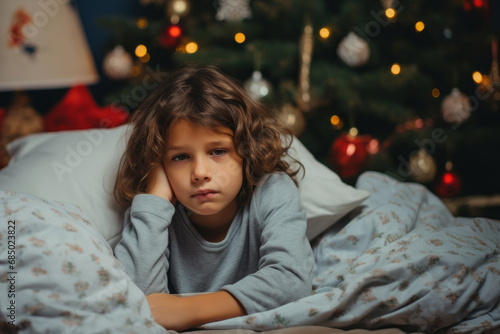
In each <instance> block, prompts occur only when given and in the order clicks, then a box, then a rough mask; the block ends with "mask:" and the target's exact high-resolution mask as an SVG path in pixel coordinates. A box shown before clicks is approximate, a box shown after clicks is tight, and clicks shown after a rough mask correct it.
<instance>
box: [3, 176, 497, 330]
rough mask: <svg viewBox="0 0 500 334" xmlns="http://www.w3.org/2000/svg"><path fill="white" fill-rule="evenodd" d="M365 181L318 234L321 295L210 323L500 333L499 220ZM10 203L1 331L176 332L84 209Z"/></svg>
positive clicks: (382, 179)
mask: <svg viewBox="0 0 500 334" xmlns="http://www.w3.org/2000/svg"><path fill="white" fill-rule="evenodd" d="M356 187H357V188H358V189H365V190H368V191H369V192H370V193H371V196H370V197H369V198H368V199H367V200H365V201H364V202H363V203H362V204H361V206H360V207H359V208H357V209H356V210H355V211H353V212H352V213H351V214H349V215H348V216H346V217H344V218H343V219H342V220H341V221H339V222H338V223H336V224H335V225H334V226H333V227H331V228H330V229H329V230H327V231H326V232H325V233H324V234H322V235H321V236H319V237H318V238H317V239H316V241H315V242H314V244H313V249H314V254H315V260H316V277H315V280H314V287H313V291H312V292H311V295H310V296H308V297H306V298H302V299H300V300H297V301H295V302H293V303H289V304H287V305H283V306H281V307H279V308H276V309H273V310H269V311H267V312H262V313H257V314H250V315H247V316H243V317H239V318H234V319H228V320H225V321H220V322H216V323H210V324H205V325H204V326H202V327H201V328H200V330H201V329H205V330H210V332H211V333H212V332H217V331H222V330H230V329H233V330H239V331H240V332H241V333H246V332H247V331H273V330H276V329H280V328H292V327H296V328H300V327H302V328H312V327H305V326H316V327H317V328H324V327H327V328H338V329H345V330H351V329H368V330H380V329H384V328H396V329H399V330H400V331H402V332H417V331H420V332H424V333H500V260H499V253H500V222H498V221H495V220H491V219H486V218H456V217H453V216H452V215H451V214H450V213H449V212H448V210H447V209H446V207H445V206H444V205H443V203H442V202H441V201H440V200H439V199H438V198H436V197H435V196H434V195H433V194H432V193H430V192H429V191H428V190H427V189H426V188H425V187H423V186H421V185H417V184H412V183H401V182H398V181H396V180H395V179H393V178H390V177H388V176H387V175H384V174H380V173H375V172H366V173H364V174H362V175H361V176H360V177H359V179H358V183H357V185H356ZM0 201H1V206H0V217H1V218H0V219H1V220H2V221H1V225H0V226H1V227H0V301H1V302H0V304H1V309H0V321H1V322H2V325H0V332H1V331H2V330H3V331H5V332H7V331H12V332H17V331H19V332H21V333H167V332H168V331H167V330H166V329H164V328H162V327H160V326H158V325H157V324H156V323H155V322H154V321H153V318H152V315H151V312H150V310H149V307H148V305H147V302H146V300H145V298H144V295H143V294H142V292H141V291H140V290H139V289H138V288H137V287H136V286H135V284H134V283H133V282H132V281H131V279H130V278H129V277H128V276H127V275H126V274H125V272H124V271H123V269H122V267H121V265H120V263H119V262H118V261H117V260H116V259H115V258H114V256H113V252H112V249H111V247H110V246H109V245H108V244H107V242H106V240H105V239H104V238H103V237H102V236H101V235H100V233H99V232H98V231H97V229H96V228H95V226H94V225H93V223H92V221H91V219H90V218H89V216H87V214H86V213H85V212H83V211H82V210H80V209H79V208H78V207H77V206H75V205H73V204H71V203H62V202H54V201H47V200H44V199H41V198H39V197H35V196H31V195H26V194H20V193H14V192H7V191H2V192H0ZM145 256H146V255H145ZM187 279H188V278H187ZM299 326H300V327H299Z"/></svg>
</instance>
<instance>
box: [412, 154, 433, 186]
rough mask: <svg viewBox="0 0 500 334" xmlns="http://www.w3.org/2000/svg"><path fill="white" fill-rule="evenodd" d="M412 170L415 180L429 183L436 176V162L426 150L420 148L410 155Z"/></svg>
mask: <svg viewBox="0 0 500 334" xmlns="http://www.w3.org/2000/svg"><path fill="white" fill-rule="evenodd" d="M410 170H411V176H412V178H413V180H415V181H417V182H420V183H429V182H432V181H433V180H434V178H435V177H436V172H437V167H436V162H435V161H434V158H432V156H431V155H430V154H429V153H427V151H426V150H424V149H420V150H418V152H417V153H415V154H414V155H412V156H410Z"/></svg>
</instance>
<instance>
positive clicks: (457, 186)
mask: <svg viewBox="0 0 500 334" xmlns="http://www.w3.org/2000/svg"><path fill="white" fill-rule="evenodd" d="M461 190H462V180H461V178H460V176H459V175H458V174H457V173H455V172H453V171H451V170H447V171H446V172H444V173H443V175H441V178H440V179H439V181H438V183H437V184H436V186H435V192H436V194H437V195H438V196H440V197H455V196H457V195H458V194H460V191H461Z"/></svg>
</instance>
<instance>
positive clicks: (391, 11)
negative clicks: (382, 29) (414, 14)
mask: <svg viewBox="0 0 500 334" xmlns="http://www.w3.org/2000/svg"><path fill="white" fill-rule="evenodd" d="M385 16H387V17H388V18H390V19H392V18H394V17H395V16H396V11H395V10H394V8H387V9H386V10H385Z"/></svg>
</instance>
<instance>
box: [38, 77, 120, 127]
mask: <svg viewBox="0 0 500 334" xmlns="http://www.w3.org/2000/svg"><path fill="white" fill-rule="evenodd" d="M127 119H128V114H127V113H126V112H125V111H124V110H122V109H120V108H119V107H117V106H109V107H103V108H101V107H99V106H98V105H97V103H96V102H95V101H94V98H93V97H92V94H90V91H89V90H88V88H87V87H86V86H83V85H77V86H74V87H72V88H71V89H70V90H69V91H68V92H67V93H66V95H65V96H64V98H63V100H62V101H61V102H59V103H58V104H57V105H56V106H54V107H53V108H52V109H51V110H50V111H49V113H48V114H47V115H45V117H44V121H45V129H46V130H47V131H62V130H82V129H92V128H113V127H116V126H118V125H121V124H123V123H125V122H126V121H127Z"/></svg>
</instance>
